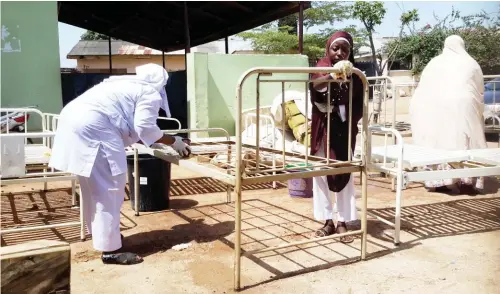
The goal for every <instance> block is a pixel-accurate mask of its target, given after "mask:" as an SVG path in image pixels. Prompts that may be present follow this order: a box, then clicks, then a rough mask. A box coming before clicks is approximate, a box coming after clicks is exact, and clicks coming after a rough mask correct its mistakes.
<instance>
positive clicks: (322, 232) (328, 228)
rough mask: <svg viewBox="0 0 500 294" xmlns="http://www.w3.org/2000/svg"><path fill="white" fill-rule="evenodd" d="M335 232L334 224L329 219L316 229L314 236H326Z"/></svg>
mask: <svg viewBox="0 0 500 294" xmlns="http://www.w3.org/2000/svg"><path fill="white" fill-rule="evenodd" d="M334 233H335V225H334V224H333V223H331V222H329V221H326V222H325V225H324V226H323V227H322V228H321V229H319V230H317V231H316V237H317V238H321V237H326V236H330V235H332V234H334Z"/></svg>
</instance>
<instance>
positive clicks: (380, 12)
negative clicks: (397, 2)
mask: <svg viewBox="0 0 500 294" xmlns="http://www.w3.org/2000/svg"><path fill="white" fill-rule="evenodd" d="M385 13H386V10H385V7H384V3H383V2H364V1H356V2H355V3H354V5H353V6H352V16H353V17H354V18H356V19H358V20H360V21H361V22H362V23H363V25H364V26H365V29H366V33H367V37H368V41H369V44H370V49H371V51H372V61H373V63H374V64H375V66H376V69H377V73H378V75H382V71H381V68H380V65H379V64H378V63H377V51H376V50H375V44H374V43H373V33H375V27H376V26H378V25H380V24H382V20H383V19H384V17H385Z"/></svg>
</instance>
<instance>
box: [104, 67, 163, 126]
mask: <svg viewBox="0 0 500 294" xmlns="http://www.w3.org/2000/svg"><path fill="white" fill-rule="evenodd" d="M135 73H136V74H135V76H132V75H123V76H111V77H109V78H108V79H106V80H104V82H114V81H131V82H135V83H140V84H144V85H149V86H151V87H153V88H154V89H155V90H156V91H158V93H160V96H161V99H162V106H161V108H162V109H163V110H165V113H166V115H167V117H171V116H172V115H171V113H170V107H169V106H168V98H167V92H166V91H165V85H166V84H167V81H168V73H167V71H166V70H165V69H164V68H163V67H161V66H159V65H157V64H154V63H148V64H144V65H140V66H138V67H136V68H135Z"/></svg>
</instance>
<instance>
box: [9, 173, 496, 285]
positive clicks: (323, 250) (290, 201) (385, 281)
mask: <svg viewBox="0 0 500 294" xmlns="http://www.w3.org/2000/svg"><path fill="white" fill-rule="evenodd" d="M172 177H173V180H172V182H171V185H172V186H171V210H169V211H163V212H152V213H142V214H141V215H140V216H138V217H136V216H134V212H133V210H132V209H131V203H130V201H129V200H128V199H127V200H126V201H125V202H124V205H123V209H122V225H121V227H122V233H123V235H124V236H125V241H124V245H125V247H126V248H129V249H130V250H133V251H136V252H139V253H140V254H142V256H144V259H145V262H144V263H142V264H139V265H134V266H118V265H106V266H105V265H103V264H102V263H101V261H100V259H99V253H97V252H95V251H93V249H92V241H91V240H90V237H88V239H87V241H85V242H80V241H79V229H78V228H77V227H71V228H61V229H53V230H46V231H35V232H26V233H20V234H7V235H4V236H3V237H2V246H5V245H12V244H15V243H19V242H24V241H27V240H31V239H41V238H43V239H58V240H60V239H62V240H67V241H69V242H71V249H72V276H71V287H72V292H73V293H232V292H233V291H232V285H233V268H232V267H233V249H232V248H233V246H234V245H233V244H234V243H233V242H234V234H233V230H234V222H233V220H234V219H233V215H234V209H233V207H232V205H231V204H225V203H224V202H225V198H226V194H225V192H224V191H225V186H223V185H221V184H220V183H218V182H214V181H213V180H211V179H209V178H203V177H200V176H198V175H195V174H192V173H190V172H188V171H186V170H181V169H180V168H177V167H176V168H174V169H173V173H172ZM58 184H59V183H51V184H49V189H50V191H49V192H46V193H38V191H37V190H39V189H40V188H41V187H42V185H41V184H34V185H32V186H26V187H23V188H24V190H28V191H30V190H31V191H32V192H31V193H28V194H20V193H14V194H9V191H16V190H17V191H19V188H20V187H17V188H16V187H15V186H9V187H5V188H4V189H3V193H4V194H3V196H2V219H1V220H2V228H5V227H11V226H13V225H14V221H15V222H17V223H19V222H21V223H22V224H23V225H34V224H39V223H57V222H61V221H67V220H68V219H75V220H76V219H77V218H78V209H72V208H71V200H70V198H71V197H70V196H69V191H68V190H62V191H61V190H60V189H58V188H60V187H61V184H63V183H61V184H59V186H57V185H58ZM356 187H357V189H358V190H359V188H360V186H359V179H356ZM389 187H390V181H389V180H387V179H384V178H373V179H371V180H370V181H369V188H368V189H369V208H370V209H371V211H372V212H374V213H378V214H379V215H388V214H390V213H393V211H394V210H393V209H392V207H394V201H395V198H394V193H393V192H391V191H390V188H389ZM270 188H271V187H270V185H267V184H265V185H264V184H263V185H256V186H252V187H247V188H246V190H245V191H244V193H243V199H244V204H243V209H244V212H243V219H244V220H243V229H244V235H243V237H242V243H243V244H244V245H243V249H244V250H251V249H256V248H262V247H264V246H270V245H277V244H281V243H283V242H287V241H290V240H301V239H303V238H310V237H312V234H313V231H314V230H315V229H317V228H318V227H320V224H319V223H317V222H316V221H315V220H314V219H313V217H312V199H297V198H291V197H289V196H288V191H287V189H286V187H284V186H283V187H280V188H279V189H277V190H273V189H270ZM498 189H499V184H498V183H497V182H495V181H493V180H489V181H487V192H488V194H486V195H478V196H453V195H451V196H450V195H444V194H436V193H428V192H426V191H425V189H423V188H422V187H421V185H420V184H413V185H411V186H410V187H409V189H407V190H405V191H404V202H403V204H404V206H405V208H404V209H403V216H404V221H403V229H404V231H403V232H402V235H401V237H402V242H403V243H402V244H401V245H400V246H397V247H396V246H394V245H393V244H392V241H391V236H392V235H391V234H392V230H391V229H389V228H388V226H386V225H384V224H382V223H381V222H379V221H377V220H375V219H373V218H369V221H368V228H369V241H368V242H369V243H368V252H369V254H368V260H366V261H360V260H359V255H360V251H359V250H360V239H356V240H355V241H354V242H353V243H352V244H348V245H345V244H341V243H338V242H336V241H325V242H317V243H312V244H308V245H304V246H300V248H297V247H292V248H287V249H283V250H278V251H276V252H268V253H263V254H258V255H255V256H253V257H251V258H243V261H242V286H243V287H244V289H243V291H242V292H243V293H292V292H293V293H498V289H500V282H499V281H498V279H497V277H498V275H499V274H500V266H499V261H500V246H499V245H498V244H499V243H498V242H499V241H500V231H499V229H500V194H499V192H498ZM358 201H359V199H358ZM358 205H360V203H359V202H358ZM12 211H14V212H15V213H12ZM356 227H359V223H356V222H355V223H353V224H351V226H350V228H351V229H356ZM181 243H190V244H191V247H189V248H187V249H186V250H183V251H176V250H173V249H172V248H171V247H172V246H174V245H176V244H181Z"/></svg>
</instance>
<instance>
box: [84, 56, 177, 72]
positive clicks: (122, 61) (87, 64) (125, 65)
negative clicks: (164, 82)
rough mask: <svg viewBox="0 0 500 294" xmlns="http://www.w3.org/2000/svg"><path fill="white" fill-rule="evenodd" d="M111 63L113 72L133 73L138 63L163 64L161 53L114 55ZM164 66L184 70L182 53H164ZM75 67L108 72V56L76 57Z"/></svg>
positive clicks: (88, 70) (86, 70)
mask: <svg viewBox="0 0 500 294" xmlns="http://www.w3.org/2000/svg"><path fill="white" fill-rule="evenodd" d="M111 63H112V64H111V65H112V67H113V69H114V70H118V71H115V72H119V73H135V68H136V67H137V66H139V65H142V64H146V63H155V64H158V65H161V66H163V59H162V56H161V55H159V56H158V55H153V56H149V57H143V56H141V57H140V58H137V57H134V56H123V55H115V56H113V57H112V60H111ZM165 67H166V69H167V71H169V72H170V71H180V70H185V68H186V66H185V59H184V55H165ZM77 68H78V69H80V70H82V71H83V72H92V73H96V72H106V73H107V72H108V71H109V58H108V56H93V57H85V58H84V59H77ZM96 69H97V70H96Z"/></svg>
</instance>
